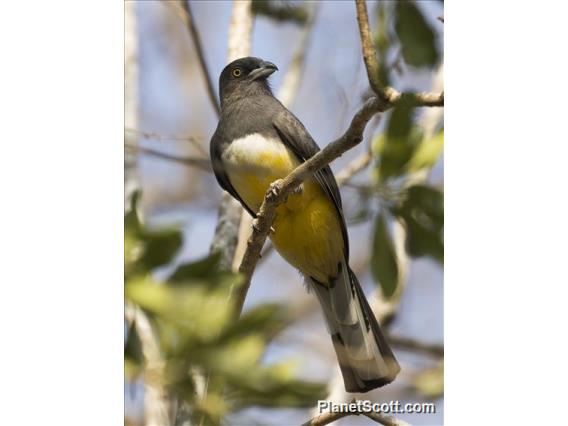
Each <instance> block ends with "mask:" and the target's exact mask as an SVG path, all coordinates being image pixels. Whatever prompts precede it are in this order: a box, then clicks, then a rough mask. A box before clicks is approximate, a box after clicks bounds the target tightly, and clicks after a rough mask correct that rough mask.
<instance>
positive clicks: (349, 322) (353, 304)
mask: <svg viewBox="0 0 568 426" xmlns="http://www.w3.org/2000/svg"><path fill="white" fill-rule="evenodd" d="M307 281H308V283H309V284H310V286H311V288H313V290H314V292H315V294H316V295H317V298H318V300H319V302H320V305H321V306H322V308H323V312H324V317H325V320H326V323H327V328H328V331H329V333H330V334H331V340H332V342H333V347H334V348H335V352H336V354H337V359H338V361H339V366H340V368H341V373H342V374H343V381H344V382H345V390H346V391H347V392H368V391H370V390H372V389H375V388H378V387H381V386H384V385H386V384H388V383H390V382H392V381H393V380H394V379H395V377H396V375H397V374H398V372H399V371H400V366H399V364H398V362H397V360H396V358H395V357H394V355H393V353H392V351H391V349H390V347H389V345H388V343H387V340H386V338H385V336H384V334H383V332H382V331H381V328H380V326H379V324H378V322H377V320H376V318H375V315H374V314H373V312H372V310H371V307H370V306H369V303H368V302H367V299H366V298H365V294H364V293H363V290H362V289H361V286H360V284H359V281H358V280H357V277H356V276H355V274H354V273H353V271H351V269H350V268H349V266H348V265H347V264H346V263H343V264H342V273H341V274H339V276H338V277H337V278H336V279H335V280H334V281H333V282H332V283H331V284H330V285H329V286H326V285H323V284H321V283H318V282H316V281H315V280H312V279H307Z"/></svg>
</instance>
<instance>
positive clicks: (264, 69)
mask: <svg viewBox="0 0 568 426" xmlns="http://www.w3.org/2000/svg"><path fill="white" fill-rule="evenodd" d="M274 71H278V67H277V66H276V65H274V64H273V63H272V62H266V61H263V62H261V63H260V67H258V68H257V69H255V70H253V71H251V73H250V74H249V77H250V78H251V80H258V79H259V78H266V77H268V76H269V75H270V74H272V73H273V72H274Z"/></svg>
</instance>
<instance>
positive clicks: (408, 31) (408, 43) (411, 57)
mask: <svg viewBox="0 0 568 426" xmlns="http://www.w3.org/2000/svg"><path fill="white" fill-rule="evenodd" d="M395 30H396V33H397V35H398V38H399V40H400V44H401V47H402V57H403V58H404V60H405V61H406V63H407V64H409V65H412V66H415V67H422V66H433V65H435V64H436V62H437V61H438V51H437V48H436V35H435V33H434V31H433V30H432V28H430V25H428V23H427V22H426V19H424V16H423V15H422V13H421V12H420V9H418V7H417V6H416V4H415V3H414V2H412V1H399V2H396V7H395Z"/></svg>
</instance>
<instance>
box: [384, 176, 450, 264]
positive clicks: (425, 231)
mask: <svg viewBox="0 0 568 426" xmlns="http://www.w3.org/2000/svg"><path fill="white" fill-rule="evenodd" d="M391 211H392V212H393V213H394V214H395V215H397V216H398V217H400V218H401V219H402V220H403V221H404V224H405V227H406V234H407V237H406V248H407V250H408V253H409V254H410V255H411V256H413V257H420V256H429V257H432V258H433V259H435V260H436V261H438V262H440V263H443V261H444V236H443V228H444V194H443V193H442V192H441V191H439V190H437V189H435V188H432V187H429V186H425V185H414V186H411V187H409V188H408V189H407V191H406V193H405V196H404V199H403V200H402V202H400V203H399V204H397V205H395V206H394V207H393V208H392V209H391Z"/></svg>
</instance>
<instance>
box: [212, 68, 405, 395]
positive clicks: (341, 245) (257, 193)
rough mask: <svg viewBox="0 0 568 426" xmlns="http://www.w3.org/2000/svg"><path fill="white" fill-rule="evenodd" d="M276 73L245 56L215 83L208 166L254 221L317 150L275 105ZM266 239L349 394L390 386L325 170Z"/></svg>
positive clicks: (387, 362)
mask: <svg viewBox="0 0 568 426" xmlns="http://www.w3.org/2000/svg"><path fill="white" fill-rule="evenodd" d="M277 69H278V68H277V67H276V65H274V64H273V63H271V62H267V61H263V60H262V59H260V58H254V57H246V58H241V59H237V60H236V61H234V62H231V63H230V64H229V65H227V66H226V67H225V68H224V69H223V71H222V72H221V76H220V78H219V92H220V98H221V115H220V119H219V124H218V126H217V129H216V131H215V133H214V135H213V137H212V139H211V145H210V149H211V161H212V166H213V170H214V172H215V176H216V178H217V181H218V182H219V184H220V185H221V187H222V188H223V189H224V190H226V191H227V192H229V193H230V194H231V195H232V196H233V197H234V198H236V199H237V200H238V201H239V202H240V203H241V204H242V206H243V207H244V208H245V209H246V210H247V211H248V212H249V213H250V214H251V215H252V216H253V217H255V216H256V212H257V211H258V209H259V208H260V205H261V204H262V201H263V199H264V196H265V194H266V191H267V189H268V188H269V186H270V184H271V183H272V182H274V181H276V180H278V179H281V178H284V177H285V176H287V175H288V174H289V173H290V172H291V171H292V170H294V168H296V167H297V166H298V165H299V164H301V163H302V162H304V161H306V160H307V159H309V158H310V157H312V156H313V155H314V154H316V153H317V152H318V151H319V147H318V146H317V144H316V143H315V142H314V140H313V139H312V137H311V136H310V134H309V133H308V131H307V130H306V128H305V127H304V126H303V125H302V123H301V122H300V120H298V118H296V116H294V114H292V113H291V112H290V111H288V110H287V109H286V107H284V106H283V105H282V104H281V103H280V102H279V101H278V99H276V98H275V97H274V96H273V94H272V91H271V89H270V86H269V84H268V81H267V79H268V77H269V76H270V75H271V74H272V73H273V72H274V71H276V70H277ZM272 227H273V232H272V233H271V235H270V239H271V240H272V243H273V244H274V247H275V248H276V250H277V251H278V252H279V253H280V255H281V256H282V257H283V258H284V259H285V260H286V261H287V262H288V263H290V264H291V265H292V266H294V267H295V268H297V269H299V270H300V272H301V273H302V274H303V275H304V276H305V280H306V283H307V286H308V288H309V289H310V290H311V291H313V293H315V295H316V296H317V299H318V301H319V303H320V305H321V307H322V309H323V314H324V318H325V320H326V322H327V326H328V330H329V332H330V334H331V339H332V342H333V347H334V348H335V352H336V354H337V359H338V361H339V366H340V368H341V372H342V374H343V380H344V383H345V389H346V390H347V391H348V392H367V391H369V390H371V389H374V388H377V387H380V386H383V385H386V384H387V383H390V382H392V381H393V380H394V378H395V377H396V375H397V374H398V372H399V371H400V366H399V364H398V362H397V361H396V358H395V357H394V355H393V353H392V351H391V349H390V347H389V345H388V343H387V341H386V339H385V336H384V334H383V332H382V331H381V328H380V327H379V324H378V322H377V320H376V318H375V316H374V314H373V312H372V310H371V308H370V307H369V303H368V302H367V300H366V298H365V295H364V293H363V290H362V289H361V286H360V284H359V282H358V280H357V277H356V276H355V274H354V273H353V271H352V270H351V269H350V267H349V241H348V236H347V228H346V225H345V218H344V216H343V211H342V206H341V196H340V194H339V189H338V187H337V183H336V181H335V178H334V176H333V173H332V171H331V169H330V168H329V167H324V168H323V169H321V170H320V171H318V172H317V173H315V174H314V176H313V177H312V178H310V179H308V180H306V181H304V182H303V184H302V185H300V186H299V187H298V188H297V189H296V191H295V192H294V193H293V194H292V195H290V196H289V197H288V199H287V200H286V201H285V202H284V203H282V204H280V205H279V206H278V208H277V210H276V217H275V219H274V222H273V225H272Z"/></svg>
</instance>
